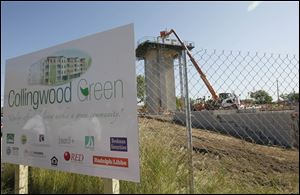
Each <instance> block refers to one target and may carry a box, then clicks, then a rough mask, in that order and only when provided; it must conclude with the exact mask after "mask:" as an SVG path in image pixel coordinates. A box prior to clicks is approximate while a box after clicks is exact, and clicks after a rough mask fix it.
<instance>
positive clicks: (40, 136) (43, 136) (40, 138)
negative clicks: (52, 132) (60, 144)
mask: <svg viewBox="0 0 300 195" xmlns="http://www.w3.org/2000/svg"><path fill="white" fill-rule="evenodd" d="M44 141H45V135H43V134H41V135H39V142H44Z"/></svg>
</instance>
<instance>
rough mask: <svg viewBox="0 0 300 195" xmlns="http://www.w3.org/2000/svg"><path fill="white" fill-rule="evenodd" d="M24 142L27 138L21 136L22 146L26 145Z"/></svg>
mask: <svg viewBox="0 0 300 195" xmlns="http://www.w3.org/2000/svg"><path fill="white" fill-rule="evenodd" d="M26 142H27V137H26V135H22V136H21V143H22V144H26Z"/></svg>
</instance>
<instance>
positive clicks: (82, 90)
mask: <svg viewBox="0 0 300 195" xmlns="http://www.w3.org/2000/svg"><path fill="white" fill-rule="evenodd" d="M80 92H81V93H82V95H84V96H88V95H89V88H88V87H86V88H82V87H80Z"/></svg>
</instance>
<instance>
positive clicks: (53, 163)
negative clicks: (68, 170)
mask: <svg viewBox="0 0 300 195" xmlns="http://www.w3.org/2000/svg"><path fill="white" fill-rule="evenodd" d="M51 165H52V166H54V167H56V166H57V165H58V159H57V158H56V157H55V156H53V157H52V158H51Z"/></svg>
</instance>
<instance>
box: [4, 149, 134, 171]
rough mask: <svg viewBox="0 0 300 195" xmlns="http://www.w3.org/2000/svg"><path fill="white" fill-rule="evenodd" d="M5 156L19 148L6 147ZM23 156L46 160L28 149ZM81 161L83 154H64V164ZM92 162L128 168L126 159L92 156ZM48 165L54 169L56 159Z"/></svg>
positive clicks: (41, 153) (17, 151)
mask: <svg viewBox="0 0 300 195" xmlns="http://www.w3.org/2000/svg"><path fill="white" fill-rule="evenodd" d="M6 154H7V155H18V154H19V148H18V147H11V146H8V147H6ZM24 156H29V157H37V158H46V155H45V154H44V152H41V151H34V150H28V149H25V150H24ZM83 160H84V154H80V153H73V152H69V151H66V152H64V161H65V162H75V163H81V162H82V161H83ZM92 162H93V164H94V165H103V166H113V167H124V168H128V158H120V157H110V156H96V155H93V161H92ZM50 164H51V166H54V167H56V166H58V158H57V157H56V156H53V157H52V158H51V159H50Z"/></svg>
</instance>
